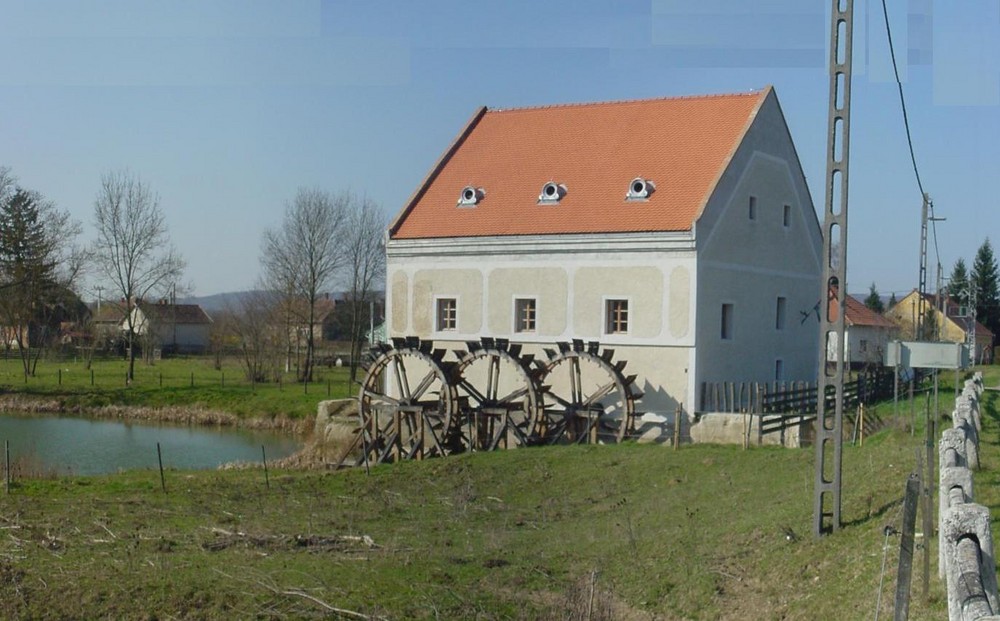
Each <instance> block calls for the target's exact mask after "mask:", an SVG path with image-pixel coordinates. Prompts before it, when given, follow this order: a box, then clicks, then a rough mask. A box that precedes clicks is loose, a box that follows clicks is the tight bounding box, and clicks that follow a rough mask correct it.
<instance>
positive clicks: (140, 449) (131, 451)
mask: <svg viewBox="0 0 1000 621" xmlns="http://www.w3.org/2000/svg"><path fill="white" fill-rule="evenodd" d="M4 441H8V442H9V443H10V453H11V460H14V459H17V458H18V457H19V456H25V457H26V458H28V459H31V460H35V461H37V462H40V463H41V465H43V466H44V467H45V468H46V469H51V470H55V471H56V472H58V473H60V474H83V475H87V474H103V473H108V472H117V471H119V470H133V469H141V468H157V467H158V466H157V458H156V443H157V442H159V443H160V450H161V452H162V454H163V467H164V468H178V469H210V468H217V467H218V466H220V465H221V464H224V463H227V462H232V461H256V462H260V461H261V445H263V446H264V451H265V453H266V455H267V459H268V461H270V460H272V459H277V458H279V457H286V456H288V455H290V454H292V453H293V452H295V451H296V450H297V449H298V448H299V443H298V442H297V441H295V440H294V439H292V438H290V437H287V436H284V435H281V434H278V433H274V432H266V431H249V430H245V429H235V428H227V427H192V426H179V425H169V424H162V425H160V424H150V423H145V422H143V423H136V422H122V421H107V420H96V419H89V418H75V417H68V416H19V415H16V414H0V451H2V449H3V442H4ZM0 461H2V455H0ZM2 467H3V464H2V463H0V469H2Z"/></svg>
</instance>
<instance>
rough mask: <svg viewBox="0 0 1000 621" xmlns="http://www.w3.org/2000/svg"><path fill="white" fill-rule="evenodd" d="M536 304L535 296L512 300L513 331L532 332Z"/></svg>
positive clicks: (533, 329)
mask: <svg viewBox="0 0 1000 621" xmlns="http://www.w3.org/2000/svg"><path fill="white" fill-rule="evenodd" d="M536 314H537V306H536V302H535V298H517V299H515V300H514V332H534V331H535V319H536Z"/></svg>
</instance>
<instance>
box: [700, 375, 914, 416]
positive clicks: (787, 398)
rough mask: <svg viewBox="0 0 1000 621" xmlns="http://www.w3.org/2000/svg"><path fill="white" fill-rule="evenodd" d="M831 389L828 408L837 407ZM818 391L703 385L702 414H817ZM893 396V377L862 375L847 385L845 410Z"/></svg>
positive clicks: (801, 386) (803, 385) (794, 386)
mask: <svg viewBox="0 0 1000 621" xmlns="http://www.w3.org/2000/svg"><path fill="white" fill-rule="evenodd" d="M827 389H828V390H827V397H826V399H827V407H833V405H834V402H833V399H834V392H833V387H832V386H828V387H827ZM816 391H817V385H816V384H815V383H813V382H770V383H768V382H702V384H701V397H700V404H701V408H700V409H699V411H700V412H728V413H734V414H738V413H742V412H746V413H750V414H790V413H795V414H815V413H816ZM901 392H902V388H901ZM892 394H893V374H892V373H889V372H885V371H879V372H876V373H866V374H862V375H859V376H858V377H857V378H856V379H854V380H852V381H850V382H845V383H844V407H845V408H848V407H852V408H853V407H856V406H857V405H858V404H860V403H865V404H868V403H872V402H874V401H878V400H880V399H885V398H888V397H891V396H892Z"/></svg>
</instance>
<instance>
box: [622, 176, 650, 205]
mask: <svg viewBox="0 0 1000 621" xmlns="http://www.w3.org/2000/svg"><path fill="white" fill-rule="evenodd" d="M654 191H656V184H654V183H653V182H652V180H650V179H644V178H643V177H636V178H635V179H633V180H632V181H630V182H629V184H628V192H627V193H626V194H625V200H628V201H641V200H646V199H648V198H649V195H650V194H652V193H653V192H654Z"/></svg>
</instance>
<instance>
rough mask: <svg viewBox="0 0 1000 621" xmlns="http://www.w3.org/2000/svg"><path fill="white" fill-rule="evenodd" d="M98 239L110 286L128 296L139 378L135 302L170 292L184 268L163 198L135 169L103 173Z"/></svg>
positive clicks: (131, 372)
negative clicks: (172, 240)
mask: <svg viewBox="0 0 1000 621" xmlns="http://www.w3.org/2000/svg"><path fill="white" fill-rule="evenodd" d="M94 226H95V228H96V229H97V242H96V244H95V246H94V257H95V259H96V263H97V265H98V267H99V268H100V270H101V272H102V273H103V276H104V277H105V278H106V279H107V280H108V282H109V284H110V285H111V288H112V289H113V290H114V291H116V292H117V293H118V294H119V295H121V297H122V299H124V300H125V306H124V308H125V316H124V317H123V319H124V320H125V325H126V329H127V333H126V335H125V338H126V342H127V345H128V378H129V380H131V379H133V378H134V377H135V339H136V333H135V330H136V323H137V321H138V318H137V317H136V312H135V308H136V304H137V302H139V301H140V300H142V299H143V298H145V297H147V296H149V295H150V294H151V293H155V292H165V291H166V290H167V288H168V287H169V286H170V285H172V284H173V283H174V282H176V281H177V279H178V278H179V277H180V275H181V273H182V272H183V271H184V261H183V260H182V259H181V258H180V256H179V255H177V253H176V251H175V250H174V249H173V247H172V246H170V239H169V233H168V231H167V224H166V221H165V220H164V218H163V212H162V211H161V210H160V200H159V197H158V196H157V195H156V194H154V193H153V191H152V190H150V188H149V185H147V184H145V183H143V182H142V180H140V179H139V178H138V177H137V176H135V175H134V174H132V173H130V172H128V171H119V172H111V173H108V174H106V175H104V176H103V177H102V178H101V189H100V191H98V193H97V199H96V200H95V201H94Z"/></svg>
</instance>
